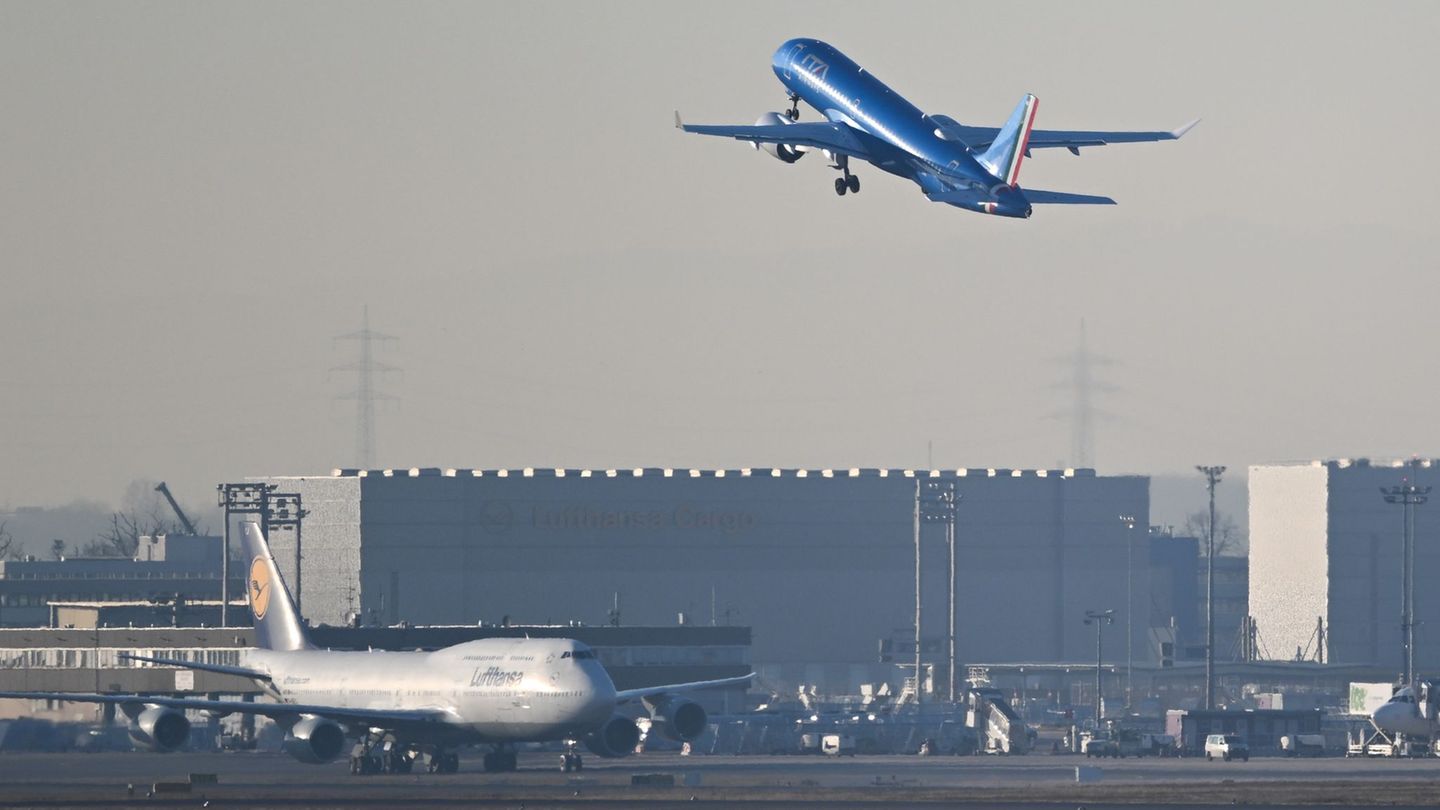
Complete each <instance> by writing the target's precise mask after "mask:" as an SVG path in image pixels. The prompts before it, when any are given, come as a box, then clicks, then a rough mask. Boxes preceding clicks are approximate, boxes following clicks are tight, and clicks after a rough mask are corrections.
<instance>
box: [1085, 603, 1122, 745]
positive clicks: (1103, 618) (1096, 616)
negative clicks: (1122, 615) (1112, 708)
mask: <svg viewBox="0 0 1440 810" xmlns="http://www.w3.org/2000/svg"><path fill="white" fill-rule="evenodd" d="M1114 622H1115V611H1113V610H1087V611H1085V623H1086V624H1093V625H1095V728H1096V730H1097V731H1098V730H1099V728H1100V719H1101V718H1100V712H1101V710H1102V709H1103V708H1104V707H1103V705H1102V704H1101V701H1100V689H1101V686H1102V683H1101V680H1100V672H1101V669H1100V667H1101V666H1102V661H1101V649H1102V648H1101V641H1102V640H1103V639H1104V633H1105V625H1107V624H1113V623H1114Z"/></svg>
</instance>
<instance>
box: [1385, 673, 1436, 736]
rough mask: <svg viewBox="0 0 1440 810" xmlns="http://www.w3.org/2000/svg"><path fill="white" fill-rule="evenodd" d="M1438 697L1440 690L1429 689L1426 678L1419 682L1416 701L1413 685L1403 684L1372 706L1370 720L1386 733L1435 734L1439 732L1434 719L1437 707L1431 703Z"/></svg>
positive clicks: (1406, 734)
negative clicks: (1377, 706)
mask: <svg viewBox="0 0 1440 810" xmlns="http://www.w3.org/2000/svg"><path fill="white" fill-rule="evenodd" d="M1437 697H1440V690H1436V689H1432V687H1431V683H1430V682H1428V681H1421V682H1420V699H1419V700H1416V697H1415V689H1414V688H1413V687H1410V686H1402V687H1400V688H1399V689H1397V690H1395V694H1394V695H1391V696H1390V699H1389V700H1387V701H1385V702H1384V703H1383V704H1381V705H1380V706H1379V708H1377V709H1375V711H1374V712H1373V713H1372V714H1371V715H1370V721H1371V722H1373V723H1374V724H1375V727H1376V728H1378V729H1380V730H1381V731H1384V732H1386V733H1389V734H1403V735H1405V736H1406V737H1434V736H1435V735H1436V734H1440V719H1437V718H1436V710H1437V708H1440V707H1437V706H1436V705H1435V702H1434V701H1435V698H1437Z"/></svg>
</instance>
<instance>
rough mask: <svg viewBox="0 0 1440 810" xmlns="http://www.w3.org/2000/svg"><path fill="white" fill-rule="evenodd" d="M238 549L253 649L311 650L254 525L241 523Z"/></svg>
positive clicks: (265, 546) (283, 583) (278, 575)
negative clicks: (252, 621)
mask: <svg viewBox="0 0 1440 810" xmlns="http://www.w3.org/2000/svg"><path fill="white" fill-rule="evenodd" d="M241 547H242V548H243V549H244V551H245V557H244V559H245V560H246V562H245V563H244V564H245V566H246V568H245V571H246V574H245V594H246V598H247V601H248V602H249V603H250V614H251V615H252V616H254V618H255V646H257V647H259V648H261V649H263V650H308V649H312V645H311V644H310V639H309V638H307V637H306V636H305V628H304V626H302V625H301V624H300V611H298V610H296V609H295V600H293V599H291V598H290V589H289V588H286V587H285V581H284V580H283V579H281V578H280V569H279V568H277V567H276V565H275V557H274V556H272V555H271V554H270V545H269V544H268V543H266V542H265V536H264V535H262V534H261V533H260V526H259V525H258V524H256V523H254V522H246V523H245V524H244V526H243V529H242V531H241Z"/></svg>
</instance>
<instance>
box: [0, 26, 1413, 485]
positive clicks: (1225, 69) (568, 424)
mask: <svg viewBox="0 0 1440 810" xmlns="http://www.w3.org/2000/svg"><path fill="white" fill-rule="evenodd" d="M792 36H815V37H819V38H822V39H825V40H827V41H829V42H831V43H832V44H834V45H836V46H837V47H839V48H841V49H842V50H844V51H845V52H846V53H847V54H849V55H850V56H851V57H852V58H854V59H855V60H856V61H858V62H859V63H860V64H862V65H863V66H865V67H866V68H867V69H868V70H870V71H872V72H873V73H875V74H876V75H877V76H879V77H880V78H881V79H882V80H883V81H885V82H886V83H888V84H889V85H890V86H891V87H893V88H895V89H896V90H898V91H899V92H900V93H902V94H904V95H906V96H907V97H908V98H909V99H911V100H912V101H914V102H915V103H916V104H917V105H918V106H920V107H921V108H922V109H925V110H926V111H928V112H936V113H939V112H943V113H946V114H948V115H951V116H953V117H955V118H957V119H959V120H961V121H962V122H967V123H977V124H989V125H996V124H999V123H1000V122H1002V121H1003V120H1004V118H1005V117H1006V115H1007V114H1008V113H1009V111H1010V110H1011V108H1012V107H1013V106H1014V104H1015V102H1016V101H1017V100H1018V99H1019V97H1020V96H1021V94H1022V93H1025V92H1033V93H1035V94H1036V95H1038V96H1039V97H1040V100H1041V105H1040V112H1039V119H1038V124H1037V125H1038V126H1040V127H1074V128H1079V127H1084V128H1127V127H1133V128H1146V129H1150V128H1170V127H1174V126H1177V125H1179V124H1181V123H1183V122H1185V121H1188V120H1189V119H1191V118H1194V117H1196V116H1203V117H1204V122H1203V123H1202V124H1201V125H1200V126H1199V127H1198V128H1196V129H1195V130H1194V131H1193V132H1191V133H1190V134H1189V135H1187V136H1186V138H1185V139H1184V140H1182V141H1180V142H1178V143H1163V144H1145V145H1138V146H1117V147H1110V148H1105V149H1097V150H1090V151H1087V152H1084V153H1082V155H1081V157H1080V158H1075V157H1072V156H1070V155H1069V154H1066V153H1065V152H1063V151H1061V152H1059V153H1058V154H1055V153H1049V152H1046V153H1040V154H1037V155H1036V156H1035V158H1034V159H1033V160H1032V161H1029V162H1027V163H1026V165H1025V167H1024V175H1023V178H1022V180H1023V182H1025V184H1027V185H1030V186H1033V187H1036V188H1049V189H1057V190H1063V191H1074V192H1086V193H1100V194H1108V195H1111V196H1113V197H1115V198H1116V199H1117V200H1119V201H1120V205H1119V206H1118V207H1104V208H1100V207H1097V208H1086V207H1070V208H1067V207H1043V208H1042V207H1037V211H1036V214H1035V216H1034V218H1033V219H1031V220H1028V221H1015V220H1006V219H999V218H987V217H983V216H978V215H974V214H969V213H965V212H962V211H959V210H957V209H953V208H949V207H946V206H940V205H935V204H931V203H928V202H926V201H925V198H924V197H923V196H921V195H920V193H919V192H918V190H917V189H916V188H915V187H913V186H912V185H910V184H908V183H905V182H903V181H900V180H898V179H895V178H890V177H886V176H882V175H881V174H880V173H879V172H878V171H876V170H873V169H868V168H866V167H861V168H859V169H858V170H857V173H859V174H860V175H861V177H862V178H863V180H864V183H865V186H864V192H863V193H862V194H860V195H859V196H846V197H844V198H839V197H837V196H836V195H835V194H834V191H833V189H832V187H831V183H832V176H833V174H834V173H833V172H832V171H831V170H829V169H827V168H825V166H824V165H822V162H821V160H820V159H818V158H817V157H814V156H812V157H809V158H807V159H805V160H802V161H800V162H799V163H797V164H794V165H785V164H783V163H780V162H779V161H775V160H772V159H770V158H769V157H767V156H765V155H763V154H757V153H755V152H753V151H752V150H750V149H749V148H748V147H746V146H744V145H742V144H738V143H734V142H730V141H724V140H718V139H707V138H701V137H698V136H687V135H682V134H681V133H679V132H676V131H675V130H674V129H673V128H672V115H671V111H672V109H675V108H679V109H680V110H681V111H682V112H683V113H684V114H685V115H686V117H687V119H688V120H692V121H695V122H707V123H751V122H753V121H754V120H755V118H756V117H758V116H759V115H760V114H761V113H763V112H766V111H769V110H778V109H782V108H783V106H784V104H785V102H784V95H783V89H782V87H781V86H780V85H779V83H778V82H776V80H775V79H774V77H773V75H772V74H771V72H770V68H769V60H770V55H771V53H772V51H773V50H774V49H775V48H776V46H777V45H778V44H779V43H780V42H782V41H783V40H785V39H787V38H789V37H792ZM1437 41H1440V4H1435V3H1414V4H1400V3H1364V4H1360V3H1350V4H1344V5H1337V4H1326V3H1311V2H1303V3H1249V2H1246V3H1234V4H1224V3H1221V4H1217V3H1212V2H1203V3H1187V4H1176V3H1149V2H1145V3H1120V4H1112V3H1106V4H1100V5H1096V4H1089V3H1084V4H1081V3H1075V4H1071V3H1041V4H1025V3H984V4H980V3H968V4H961V3H955V2H936V3H915V4H903V3H900V4H897V3H888V2H887V3H883V4H859V3H841V2H834V1H833V0H831V1H830V2H823V3H806V4H787V3H774V2H767V3H726V4H723V5H721V4H706V5H701V4H693V3H671V2H666V3H657V4H630V3H627V4H598V3H577V4H545V3H506V4H455V5H450V4H414V3H405V4H373V5H372V4H358V3H338V4H322V3H310V4H292V3H281V4H265V3H244V4H241V3H235V4H214V3H93V4H72V3H49V2H46V3H39V2H34V3H11V2H4V3H0V274H3V275H0V278H3V288H0V392H3V396H0V459H3V461H0V508H3V507H5V506H15V505H21V504H51V503H58V502H63V501H67V500H69V499H71V498H73V497H77V496H88V497H96V498H102V499H110V500H114V499H118V498H119V496H120V495H121V494H122V493H123V491H124V488H125V485H126V483H127V482H128V481H130V480H132V479H135V478H154V479H165V480H168V481H170V482H171V484H172V487H173V488H174V489H175V490H176V491H177V493H178V494H179V495H180V496H181V498H182V500H190V501H195V502H208V501H209V500H210V499H211V492H212V491H213V487H214V485H215V484H216V483H217V482H219V481H221V480H234V479H239V478H242V477H244V476H250V475H265V474H292V473H294V474H298V473H316V472H320V473H323V472H326V471H328V470H329V469H330V468H332V467H336V466H348V465H351V464H353V462H354V457H355V449H354V427H353V425H354V422H353V420H354V409H353V406H352V404H350V403H347V402H344V401H338V400H336V397H337V396H338V395H340V394H343V393H345V392H346V391H347V390H348V389H349V388H350V387H351V386H352V384H353V382H352V379H351V378H348V377H347V376H346V375H344V374H338V373H331V372H330V371H329V370H330V369H331V367H333V366H338V365H342V364H345V363H348V362H351V361H352V360H353V357H352V355H353V351H354V348H355V347H354V345H353V344H350V343H344V342H336V341H334V340H333V339H332V338H333V336H335V335H338V334H341V333H344V332H348V331H352V330H353V329H355V328H357V326H358V322H359V319H360V312H361V308H362V306H364V305H366V304H368V305H369V307H370V317H371V321H372V325H373V326H374V327H375V328H377V329H380V330H383V331H386V332H389V333H391V334H395V335H397V336H399V337H400V338H401V340H400V341H399V342H398V344H397V345H395V346H394V347H393V348H388V349H386V350H384V351H382V352H381V353H379V354H378V355H377V357H378V359H380V360H382V361H384V362H387V363H390V364H392V365H395V366H399V367H401V368H403V370H404V371H403V374H396V375H389V376H387V377H386V378H385V379H384V380H383V382H384V386H383V388H384V390H386V391H389V392H391V393H393V394H395V395H397V396H398V397H400V400H399V401H398V402H397V403H391V404H382V405H381V406H380V408H379V413H378V426H379V431H378V434H379V438H378V446H379V459H378V460H379V463H380V465H381V466H404V467H408V466H460V467H472V466H473V467H493V466H557V465H559V466H571V467H574V466H596V467H629V466H642V465H643V466H667V465H673V466H703V467H719V466H724V467H740V466H758V467H763V466H808V467H829V466H835V467H849V466H912V465H923V464H924V463H925V461H926V443H927V441H932V440H933V442H934V459H935V462H936V464H937V465H941V466H945V467H956V466H970V467H985V466H1003V467H1037V466H1053V465H1055V464H1057V463H1058V462H1062V461H1067V460H1068V459H1067V456H1068V455H1069V448H1070V437H1069V429H1068V427H1067V425H1066V423H1065V422H1064V421H1063V420H1057V419H1054V418H1051V417H1050V414H1053V413H1055V412H1057V411H1062V410H1064V409H1065V408H1066V407H1067V406H1068V404H1069V401H1068V395H1067V393H1066V392H1065V391H1064V390H1062V389H1057V388H1054V387H1053V385H1054V384H1055V383H1056V382H1058V381H1060V380H1062V379H1063V378H1064V377H1065V376H1066V373H1067V370H1066V368H1065V367H1064V366H1063V365H1057V364H1056V363H1054V362H1052V361H1053V358H1056V357H1059V356H1062V355H1065V354H1067V353H1069V352H1071V351H1073V348H1074V345H1075V342H1076V338H1077V334H1078V329H1079V322H1080V320H1081V318H1084V319H1086V322H1087V324H1088V327H1089V338H1090V344H1091V346H1092V348H1093V349H1095V350H1096V351H1098V352H1101V353H1104V354H1106V355H1108V356H1110V357H1111V358H1113V359H1114V360H1115V361H1116V364H1115V365H1113V366H1110V367H1107V368H1105V369H1104V370H1103V376H1104V378H1105V379H1107V380H1108V381H1109V382H1111V383H1113V384H1114V385H1115V386H1117V387H1118V388H1119V389H1120V390H1119V391H1117V392H1114V393H1111V394H1107V395H1105V396H1104V397H1101V398H1100V399H1099V400H1098V404H1100V405H1101V406H1102V407H1104V408H1106V409H1107V410H1110V411H1112V412H1114V413H1115V414H1116V416H1117V418H1116V419H1115V420H1114V421H1110V422H1105V423H1101V424H1099V425H1098V426H1097V434H1096V441H1095V445H1096V456H1097V461H1098V462H1099V467H1100V469H1101V470H1102V471H1104V472H1140V473H1165V472H1178V471H1188V470H1190V468H1191V466H1192V465H1193V464H1195V463H1200V462H1204V463H1225V464H1229V465H1231V466H1232V467H1234V468H1241V467H1243V466H1244V465H1246V464H1249V463H1254V462H1261V461H1270V460H1281V459H1308V458H1312V457H1325V456H1347V455H1367V454H1369V455H1377V456H1379V455H1406V454H1410V453H1434V452H1437V451H1440V422H1437V420H1435V419H1434V418H1433V413H1434V410H1435V403H1436V402H1437V401H1440V379H1437V377H1436V375H1434V374H1433V373H1432V370H1433V369H1434V367H1435V366H1436V360H1437V353H1440V343H1437V338H1436V330H1435V323H1436V320H1435V311H1436V303H1437V300H1440V297H1437V293H1440V279H1437V270H1440V268H1437V260H1436V235H1435V234H1436V231H1435V225H1434V223H1435V222H1436V221H1440V202H1437V199H1440V197H1437V194H1436V187H1437V184H1440V150H1437V149H1436V148H1435V147H1434V145H1433V144H1431V143H1430V136H1431V134H1432V133H1434V132H1435V131H1436V130H1437V125H1440V113H1437V107H1436V105H1435V104H1434V102H1433V97H1434V95H1435V91H1436V76H1437V75H1440V59H1437V58H1436V56H1435V47H1434V46H1435V43H1436V42H1437ZM1426 54H1429V55H1428V56H1427V55H1426ZM805 116H806V117H807V118H810V119H813V118H814V117H815V116H814V113H813V112H812V111H810V110H806V111H805ZM1197 498H1198V496H1197Z"/></svg>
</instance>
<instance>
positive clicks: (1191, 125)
mask: <svg viewBox="0 0 1440 810" xmlns="http://www.w3.org/2000/svg"><path fill="white" fill-rule="evenodd" d="M677 115H678V113H677ZM1198 123H1200V119H1199V118H1196V119H1195V120H1194V121H1191V122H1190V123H1188V124H1185V125H1183V126H1181V127H1179V128H1178V129H1172V130H1170V137H1172V138H1174V139H1175V140H1177V141H1178V140H1180V136H1181V135H1184V134H1185V133H1187V132H1189V131H1190V130H1192V129H1194V128H1195V125H1196V124H1198Z"/></svg>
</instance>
